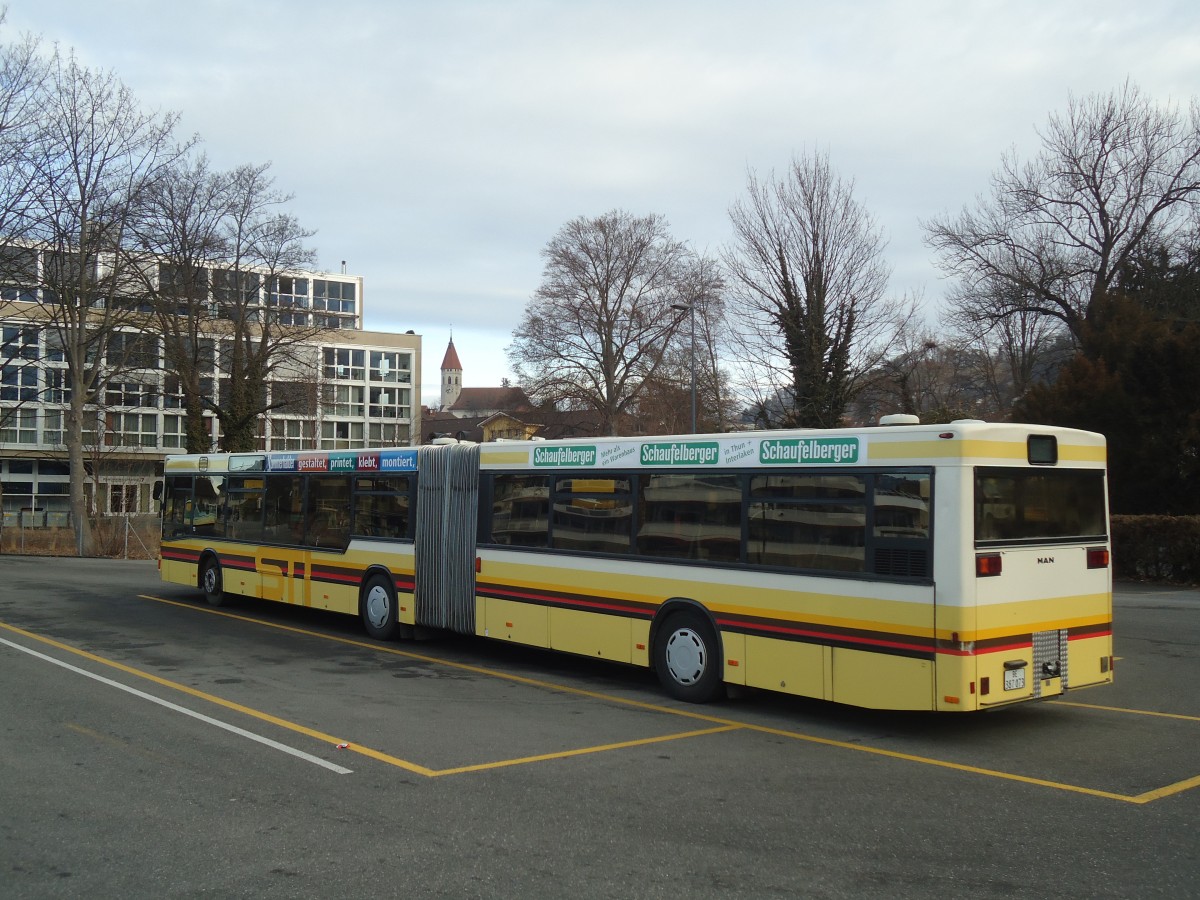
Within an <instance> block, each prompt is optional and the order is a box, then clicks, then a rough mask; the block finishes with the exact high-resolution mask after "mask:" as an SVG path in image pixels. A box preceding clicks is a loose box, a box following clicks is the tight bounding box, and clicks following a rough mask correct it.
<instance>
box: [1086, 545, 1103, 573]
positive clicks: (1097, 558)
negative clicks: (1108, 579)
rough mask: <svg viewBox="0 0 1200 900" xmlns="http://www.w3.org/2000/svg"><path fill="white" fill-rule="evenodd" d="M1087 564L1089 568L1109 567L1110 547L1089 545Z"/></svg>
mask: <svg viewBox="0 0 1200 900" xmlns="http://www.w3.org/2000/svg"><path fill="white" fill-rule="evenodd" d="M1087 566H1088V568H1089V569H1107V568H1108V548H1107V547H1088V552H1087Z"/></svg>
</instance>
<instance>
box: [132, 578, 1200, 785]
mask: <svg viewBox="0 0 1200 900" xmlns="http://www.w3.org/2000/svg"><path fill="white" fill-rule="evenodd" d="M139 596H140V597H142V598H143V599H145V600H154V601H156V602H159V603H166V604H170V605H172V606H179V607H181V608H183V609H190V610H195V611H199V612H206V613H211V614H213V615H218V616H224V617H226V618H230V619H237V620H239V621H243V622H250V623H253V624H255V625H264V626H266V627H268V628H276V629H279V630H281V631H287V632H291V633H294V634H301V635H305V636H308V637H315V638H320V639H322V640H328V641H333V642H336V643H341V644H348V645H350V646H353V647H363V648H365V649H368V650H373V651H376V652H380V653H388V654H392V655H394V656H403V657H406V658H408V659H415V660H419V661H422V662H429V663H434V664H437V665H442V666H448V667H450V668H455V669H459V670H463V671H468V672H473V673H475V674H479V675H486V676H490V677H493V678H501V679H504V680H507V681H512V682H516V683H518V684H524V685H529V686H532V687H539V688H544V689H547V690H553V691H557V692H560V693H566V694H571V695H574V696H578V697H588V698H592V699H596V700H602V701H605V702H609V703H616V704H619V705H622V706H628V707H633V708H637V709H643V710H648V711H653V712H662V713H666V714H668V715H672V716H679V717H683V718H689V719H695V720H697V721H701V722H709V723H711V724H713V725H715V726H718V727H717V728H714V729H709V730H705V731H696V732H688V733H686V734H683V735H674V736H667V737H662V738H651V739H648V740H646V741H642V742H640V743H650V742H653V741H660V740H675V739H677V738H681V737H693V736H697V735H701V734H712V733H717V732H719V731H735V730H742V731H756V732H760V733H763V734H771V735H775V736H778V737H786V738H791V739H792V740H797V741H804V742H806V743H812V744H820V745H823V746H827V747H837V748H839V749H842V750H854V751H856V752H859V753H870V754H873V755H876V756H884V757H888V758H891V759H899V760H904V761H906V762H915V763H921V764H923V765H928V766H934V767H937V768H943V769H951V770H953V771H958V772H967V773H971V774H974V775H984V776H987V777H990V778H999V779H1002V780H1006V781H1015V782H1020V783H1022V784H1032V785H1037V786H1039V787H1047V788H1053V789H1054V790H1060V791H1068V792H1071V793H1076V794H1086V795H1088V796H1092V797H1101V798H1104V799H1106V800H1120V801H1122V802H1125V803H1133V804H1139V805H1140V804H1143V803H1148V802H1150V801H1152V800H1157V799H1160V798H1161V797H1165V796H1170V795H1171V794H1177V793H1181V792H1183V791H1186V790H1191V789H1192V788H1195V787H1200V776H1197V777H1196V778H1191V779H1187V780H1185V781H1180V782H1176V783H1175V784H1172V785H1167V786H1165V787H1162V788H1157V789H1155V790H1153V791H1148V792H1146V793H1144V794H1138V795H1136V796H1131V795H1128V794H1118V793H1115V792H1112V791H1102V790H1098V789H1096V788H1088V787H1083V786H1081V785H1074V784H1067V783H1065V782H1060V781H1050V780H1047V779H1044V778H1033V777H1031V776H1028V775H1018V774H1016V773H1013V772H1001V771H999V770H996V769H985V768H981V767H979V766H970V765H966V764H965V763H956V762H951V761H949V760H944V759H934V758H933V757H928V756H916V755H913V754H909V753H900V752H898V751H895V750H885V749H883V748H881V747H870V746H866V745H863V744H857V743H849V742H847V741H838V740H834V739H832V738H822V737H817V736H815V735H810V734H802V733H800V732H796V731H788V730H785V729H779V728H771V727H768V726H765V725H754V724H752V723H748V722H741V721H737V720H735V719H726V718H722V717H720V716H713V715H710V714H707V713H701V712H693V711H691V710H685V709H676V708H673V707H670V706H662V705H660V704H656V703H646V702H643V701H640V700H629V699H626V698H624V697H616V696H613V695H611V694H602V693H600V692H598V691H589V690H584V689H581V688H574V687H570V686H567V685H561V684H556V683H554V682H549V681H542V680H539V679H536V678H528V677H526V676H523V675H512V674H509V673H507V672H499V671H496V670H494V669H487V668H484V667H483V666H474V665H470V664H467V663H460V662H455V661H453V660H447V659H442V658H440V657H436V656H429V655H426V654H421V653H413V652H411V651H408V650H398V649H395V648H392V647H386V646H381V645H380V644H373V643H368V642H366V641H357V640H353V639H350V638H343V637H339V636H337V635H330V634H323V633H321V632H318V631H309V630H307V629H304V628H296V627H294V626H291V625H280V624H278V623H275V622H269V621H266V620H263V619H255V618H252V617H250V616H241V615H238V614H236V613H230V612H225V611H223V610H218V609H210V608H206V607H200V606H196V605H195V604H193V603H183V602H179V601H176V600H168V599H166V598H163V597H154V596H151V595H149V594H141V595H139ZM1055 702H1056V703H1058V704H1060V705H1068V706H1079V707H1083V708H1092V709H1102V710H1106V709H1112V710H1115V711H1118V712H1130V713H1143V714H1145V715H1154V716H1163V717H1169V718H1182V719H1191V718H1192V717H1189V716H1175V715H1173V714H1171V713H1154V712H1149V711H1143V710H1121V709H1119V708H1117V707H1102V706H1091V705H1090V704H1084V703H1069V702H1067V701H1055ZM621 746H624V745H619V744H616V745H608V746H607V747H606V748H598V749H616V748H618V747H621ZM598 749H582V750H576V751H566V752H565V753H563V754H547V755H546V756H545V757H536V756H535V757H526V758H523V759H519V760H512V761H500V762H497V763H484V764H481V765H480V766H465V767H460V768H456V769H444V770H441V771H438V770H429V769H424V770H423V771H422V774H427V775H430V776H437V775H443V774H457V773H459V772H468V771H478V770H480V769H484V768H499V767H501V766H505V765H516V764H518V763H521V762H536V761H539V760H541V759H543V758H547V759H554V758H561V757H563V756H577V755H581V754H584V753H590V752H598ZM413 771H415V769H414V770H413Z"/></svg>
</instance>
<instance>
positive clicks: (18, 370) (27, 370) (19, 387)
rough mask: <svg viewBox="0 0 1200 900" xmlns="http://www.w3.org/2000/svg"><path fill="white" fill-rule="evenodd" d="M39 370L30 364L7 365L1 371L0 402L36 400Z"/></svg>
mask: <svg viewBox="0 0 1200 900" xmlns="http://www.w3.org/2000/svg"><path fill="white" fill-rule="evenodd" d="M37 397H38V370H37V369H35V368H34V367H33V366H32V365H31V364H29V363H5V365H4V366H3V368H2V369H0V400H12V401H20V400H36V399H37Z"/></svg>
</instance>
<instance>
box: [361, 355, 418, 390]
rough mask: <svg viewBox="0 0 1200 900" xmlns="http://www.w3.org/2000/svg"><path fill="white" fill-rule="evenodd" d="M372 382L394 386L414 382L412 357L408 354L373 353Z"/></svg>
mask: <svg viewBox="0 0 1200 900" xmlns="http://www.w3.org/2000/svg"><path fill="white" fill-rule="evenodd" d="M371 380H372V381H382V382H385V383H392V384H409V383H410V382H411V381H412V356H411V355H410V354H408V353H389V352H385V351H381V350H372V351H371Z"/></svg>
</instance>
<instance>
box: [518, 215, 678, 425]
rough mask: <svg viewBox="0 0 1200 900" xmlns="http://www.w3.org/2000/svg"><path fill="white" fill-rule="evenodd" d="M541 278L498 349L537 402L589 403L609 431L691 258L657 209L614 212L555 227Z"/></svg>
mask: <svg viewBox="0 0 1200 900" xmlns="http://www.w3.org/2000/svg"><path fill="white" fill-rule="evenodd" d="M542 256H543V258H544V259H545V261H546V265H545V269H544V271H543V275H542V284H541V286H540V287H539V288H538V290H537V292H536V293H535V294H534V296H533V298H532V299H531V300H530V302H529V303H528V304H527V305H526V307H525V313H524V315H523V317H522V319H521V323H520V325H518V326H517V328H516V330H515V331H514V332H513V343H512V344H511V345H509V347H508V348H507V353H508V357H509V360H510V361H511V363H512V365H513V369H514V371H515V372H516V373H517V375H518V377H519V378H520V379H521V381H522V383H523V385H524V386H525V389H526V391H527V392H528V393H529V394H530V396H531V397H533V398H535V399H536V400H537V401H538V402H547V401H550V402H554V403H559V404H564V405H567V406H574V407H576V408H583V409H594V410H595V411H596V412H597V413H598V414H599V416H600V421H601V428H602V430H603V431H604V432H605V433H607V434H616V433H617V429H618V427H619V423H620V419H621V416H622V415H623V414H625V413H626V412H627V411H629V410H630V409H631V408H632V406H633V404H635V403H636V401H637V400H638V398H639V396H640V395H641V394H642V392H643V390H644V389H645V387H646V385H647V383H648V382H649V381H651V380H652V379H653V378H654V376H655V375H656V374H657V373H658V371H659V369H660V367H661V366H662V361H663V355H664V351H665V349H666V345H667V342H668V340H669V339H670V338H671V336H672V335H673V334H674V333H675V331H676V330H677V329H678V328H679V327H680V321H681V317H680V315H679V313H678V312H677V311H674V310H672V308H671V306H672V304H681V305H683V304H687V303H690V302H691V300H692V298H691V296H690V295H689V294H688V293H687V291H688V289H689V288H690V287H694V285H695V282H689V280H688V275H689V272H690V271H691V266H692V265H693V264H694V258H693V255H692V254H691V252H690V251H689V250H688V249H687V248H686V247H685V246H684V245H683V244H682V243H680V242H678V241H676V240H674V239H673V238H672V237H671V235H670V233H669V231H668V229H667V223H666V220H665V219H664V218H663V217H662V216H658V215H648V216H634V215H631V214H630V213H628V212H625V211H623V210H613V211H612V212H609V213H605V214H604V215H602V216H598V217H596V218H586V217H580V218H577V219H573V220H571V221H570V222H568V223H567V224H566V225H564V226H563V227H562V228H561V229H560V230H559V231H558V233H557V234H555V236H554V237H553V238H551V240H550V242H549V244H547V245H546V248H545V249H544V250H543V251H542Z"/></svg>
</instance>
